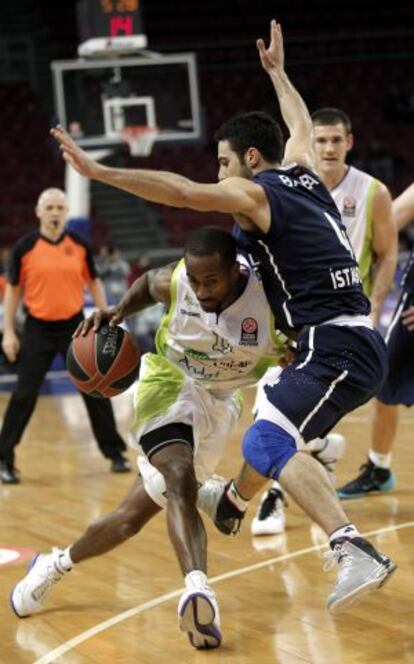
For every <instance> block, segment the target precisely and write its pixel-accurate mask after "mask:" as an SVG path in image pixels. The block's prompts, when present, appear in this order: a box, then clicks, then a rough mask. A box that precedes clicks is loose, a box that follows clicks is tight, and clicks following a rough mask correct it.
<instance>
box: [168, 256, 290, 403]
mask: <svg viewBox="0 0 414 664" xmlns="http://www.w3.org/2000/svg"><path fill="white" fill-rule="evenodd" d="M239 261H240V262H241V263H242V264H243V266H244V269H246V271H247V272H248V281H247V284H246V287H245V289H244V291H243V293H242V294H241V295H240V297H239V298H238V299H237V300H236V301H235V302H233V303H232V304H231V305H230V306H229V307H227V309H225V311H223V312H222V313H220V314H216V313H207V312H205V311H204V310H203V309H202V307H201V306H200V304H199V302H198V300H197V298H196V296H195V294H194V291H193V290H192V288H191V287H190V284H189V282H188V279H187V275H186V270H185V265H184V261H181V262H180V263H179V264H178V265H177V267H176V269H175V270H174V273H173V276H172V280H171V306H170V308H169V311H168V312H167V314H166V315H165V316H164V318H163V320H162V321H161V324H160V327H159V329H158V332H157V335H156V346H157V352H158V353H159V354H160V355H162V356H164V357H165V358H167V359H168V360H169V361H170V362H172V363H173V364H175V365H176V366H177V367H179V368H180V369H181V370H182V371H183V372H184V373H185V374H186V375H187V376H189V377H190V378H192V379H193V380H196V381H197V382H201V383H202V384H203V386H204V387H205V388H206V389H208V390H212V391H214V392H218V391H220V392H222V391H226V392H229V391H232V390H235V389H236V388H238V387H241V386H243V385H252V384H254V383H255V382H256V381H257V380H258V379H259V378H260V377H261V376H262V375H263V373H264V372H265V370H266V369H267V367H268V366H270V365H271V364H275V363H276V362H277V361H278V359H279V357H280V355H281V354H282V353H283V351H284V347H285V342H286V337H285V336H284V335H283V334H282V333H280V332H276V331H275V328H274V318H273V315H272V313H271V311H270V307H269V304H268V302H267V300H266V296H265V293H264V290H263V287H262V285H261V283H260V281H259V280H258V278H257V276H256V275H255V273H254V272H253V271H252V270H251V269H250V268H249V267H248V266H247V265H246V263H245V261H244V259H243V258H239Z"/></svg>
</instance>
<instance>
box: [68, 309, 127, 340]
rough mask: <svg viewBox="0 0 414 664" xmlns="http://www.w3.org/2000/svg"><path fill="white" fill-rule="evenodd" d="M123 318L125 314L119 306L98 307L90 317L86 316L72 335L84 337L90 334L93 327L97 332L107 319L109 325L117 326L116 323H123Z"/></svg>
mask: <svg viewBox="0 0 414 664" xmlns="http://www.w3.org/2000/svg"><path fill="white" fill-rule="evenodd" d="M123 320H124V315H123V314H122V312H121V310H120V309H119V307H109V308H108V309H96V310H95V311H93V312H92V313H91V315H90V316H88V318H85V320H83V321H82V322H81V323H79V325H78V327H77V328H76V330H75V331H74V333H73V334H72V337H80V336H82V337H84V336H86V335H87V334H88V332H89V330H90V329H91V328H92V329H93V331H94V332H97V331H98V330H99V328H100V327H101V325H102V323H103V322H105V321H106V322H108V325H109V327H115V325H119V324H120V323H122V321H123Z"/></svg>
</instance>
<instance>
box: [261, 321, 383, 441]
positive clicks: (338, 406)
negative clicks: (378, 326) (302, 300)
mask: <svg viewBox="0 0 414 664" xmlns="http://www.w3.org/2000/svg"><path fill="white" fill-rule="evenodd" d="M386 366H387V359H386V348H385V344H384V341H383V339H382V338H381V335H380V334H379V333H378V332H377V331H376V330H373V329H370V328H368V327H366V326H364V325H355V326H354V327H350V326H348V325H336V324H335V325H334V324H323V325H318V326H312V327H308V328H305V329H304V330H303V331H301V333H300V334H299V336H298V339H297V357H296V359H295V361H294V362H293V363H292V364H291V365H290V366H289V367H287V368H286V369H284V370H283V371H281V372H280V373H279V372H278V371H277V369H275V370H271V372H270V374H269V373H267V374H265V377H264V379H265V380H262V381H261V387H260V390H259V391H258V394H257V399H256V405H255V406H256V419H257V420H260V419H263V420H268V421H270V422H274V423H275V424H277V425H278V426H280V427H282V428H283V429H284V430H285V431H287V433H289V434H290V435H291V436H292V437H293V438H294V440H295V442H296V445H297V446H298V448H301V447H303V445H304V443H307V442H308V441H311V440H313V439H314V438H320V437H323V436H326V434H327V433H328V432H329V431H330V430H331V429H332V428H333V427H334V425H335V424H336V423H337V422H338V421H339V420H340V419H341V418H342V417H343V416H344V415H346V414H347V413H349V412H351V411H352V410H354V409H355V408H357V407H358V406H361V405H362V404H363V403H365V402H366V401H368V400H369V399H371V397H373V396H374V395H375V394H377V392H378V391H379V389H380V388H381V386H382V384H383V382H384V379H385V374H386ZM266 380H267V382H266Z"/></svg>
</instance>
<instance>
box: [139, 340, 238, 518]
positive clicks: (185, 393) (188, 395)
mask: <svg viewBox="0 0 414 664" xmlns="http://www.w3.org/2000/svg"><path fill="white" fill-rule="evenodd" d="M134 410H135V422H134V425H133V427H132V430H131V436H130V442H132V444H135V445H138V447H139V449H140V451H141V455H140V456H139V457H138V467H139V470H140V473H141V476H142V478H143V482H144V485H145V489H146V491H147V493H148V494H149V496H150V497H151V498H152V499H153V500H154V502H155V503H157V505H160V507H165V505H166V499H165V496H164V493H165V483H164V479H163V477H162V475H161V473H160V472H159V471H158V470H157V469H156V468H155V467H154V466H153V465H152V464H151V463H150V462H149V461H148V459H147V458H146V457H145V456H144V455H143V450H142V448H141V446H140V440H141V438H142V437H143V436H145V435H146V434H148V433H150V432H154V431H156V430H158V429H161V428H162V427H165V426H166V425H170V424H176V423H180V424H184V425H187V426H188V427H191V429H192V442H193V449H194V467H195V473H196V477H197V480H198V481H199V482H200V483H203V482H205V481H206V480H207V479H208V478H209V477H211V475H212V474H213V473H214V471H215V469H216V466H217V464H218V462H219V460H220V457H221V455H222V453H223V450H224V446H225V444H226V441H227V439H228V438H229V436H230V434H231V433H232V431H233V429H234V428H235V426H236V424H237V422H238V420H239V417H240V414H241V410H242V396H241V392H240V391H239V390H236V391H235V392H232V393H228V392H226V393H225V394H223V395H221V394H218V393H217V392H215V393H214V394H213V393H212V392H210V391H208V390H206V389H205V388H204V387H203V385H202V384H201V382H197V381H195V380H193V379H192V378H189V377H188V376H186V374H185V373H184V372H183V371H181V369H179V368H178V367H177V366H176V365H174V364H173V363H172V362H170V361H169V360H167V359H166V358H165V357H162V356H161V355H155V354H153V353H147V354H146V355H144V356H143V357H142V359H141V368H140V374H139V383H138V385H137V389H136V392H135V397H134Z"/></svg>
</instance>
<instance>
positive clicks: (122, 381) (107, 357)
mask: <svg viewBox="0 0 414 664" xmlns="http://www.w3.org/2000/svg"><path fill="white" fill-rule="evenodd" d="M139 360H140V350H139V347H138V344H137V343H136V342H135V340H134V339H133V338H132V336H131V334H130V333H129V332H128V331H127V330H124V328H122V327H120V326H119V325H117V326H116V327H109V325H108V324H107V323H104V324H103V325H101V327H100V328H99V330H98V332H94V331H93V330H92V329H90V330H89V331H88V333H87V334H86V335H85V336H79V337H75V338H74V339H72V342H71V344H70V346H69V349H68V352H67V356H66V367H67V370H68V372H69V376H70V378H71V379H72V381H73V383H74V384H75V385H76V387H77V388H78V389H79V390H81V392H84V393H85V394H89V395H90V396H92V397H101V398H104V397H115V396H116V395H117V394H121V392H124V391H125V390H126V389H127V388H128V387H129V386H130V385H132V383H133V382H134V380H135V379H136V378H137V375H138V371H139Z"/></svg>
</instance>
